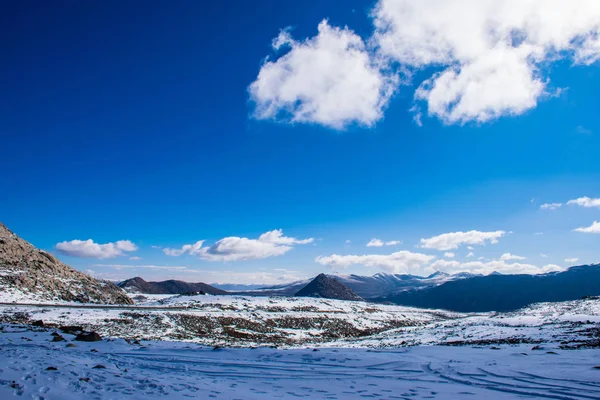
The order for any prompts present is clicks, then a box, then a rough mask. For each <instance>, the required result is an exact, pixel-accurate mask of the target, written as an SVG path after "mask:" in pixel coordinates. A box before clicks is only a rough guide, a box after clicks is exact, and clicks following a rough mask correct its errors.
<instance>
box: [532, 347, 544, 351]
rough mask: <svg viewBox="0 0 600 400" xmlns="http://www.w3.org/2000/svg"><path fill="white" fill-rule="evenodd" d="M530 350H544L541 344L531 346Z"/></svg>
mask: <svg viewBox="0 0 600 400" xmlns="http://www.w3.org/2000/svg"><path fill="white" fill-rule="evenodd" d="M531 350H544V348H543V347H542V346H533V347H532V348H531Z"/></svg>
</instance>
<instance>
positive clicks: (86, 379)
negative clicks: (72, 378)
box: [79, 377, 91, 382]
mask: <svg viewBox="0 0 600 400" xmlns="http://www.w3.org/2000/svg"><path fill="white" fill-rule="evenodd" d="M79 380H80V381H81V382H89V381H90V380H91V379H90V378H87V377H86V378H79Z"/></svg>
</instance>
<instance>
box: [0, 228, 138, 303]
mask: <svg viewBox="0 0 600 400" xmlns="http://www.w3.org/2000/svg"><path fill="white" fill-rule="evenodd" d="M48 301H66V302H71V301H75V302H84V303H103V304H132V303H133V301H132V300H131V299H130V298H129V297H128V296H127V295H126V294H125V292H123V291H122V290H121V289H119V288H118V287H117V286H116V285H115V284H113V283H112V282H109V281H101V280H98V279H95V278H93V277H91V276H89V275H87V274H84V273H83V272H79V271H77V270H75V269H73V268H71V267H69V266H68V265H66V264H63V263H62V262H60V261H59V260H58V259H56V258H55V257H54V256H53V255H51V254H49V253H47V252H45V251H42V250H38V249H36V248H35V247H34V246H33V245H31V244H30V243H28V242H26V241H25V240H23V239H21V238H20V237H18V236H17V235H16V234H14V233H13V232H11V231H10V230H9V229H8V228H7V227H6V226H4V225H3V224H2V223H0V302H4V303H10V302H21V303H36V302H48Z"/></svg>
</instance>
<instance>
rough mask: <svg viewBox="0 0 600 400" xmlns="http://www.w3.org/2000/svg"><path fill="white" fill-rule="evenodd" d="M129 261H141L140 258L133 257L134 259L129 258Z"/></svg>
mask: <svg viewBox="0 0 600 400" xmlns="http://www.w3.org/2000/svg"><path fill="white" fill-rule="evenodd" d="M129 259H130V260H131V261H139V260H141V259H142V257H138V256H134V257H129Z"/></svg>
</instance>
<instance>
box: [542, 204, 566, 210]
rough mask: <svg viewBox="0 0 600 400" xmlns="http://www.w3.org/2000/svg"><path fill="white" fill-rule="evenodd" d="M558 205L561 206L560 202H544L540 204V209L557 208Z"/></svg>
mask: <svg viewBox="0 0 600 400" xmlns="http://www.w3.org/2000/svg"><path fill="white" fill-rule="evenodd" d="M560 207H562V203H544V204H542V205H541V206H540V209H542V210H551V211H554V210H558V209H559V208H560Z"/></svg>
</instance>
